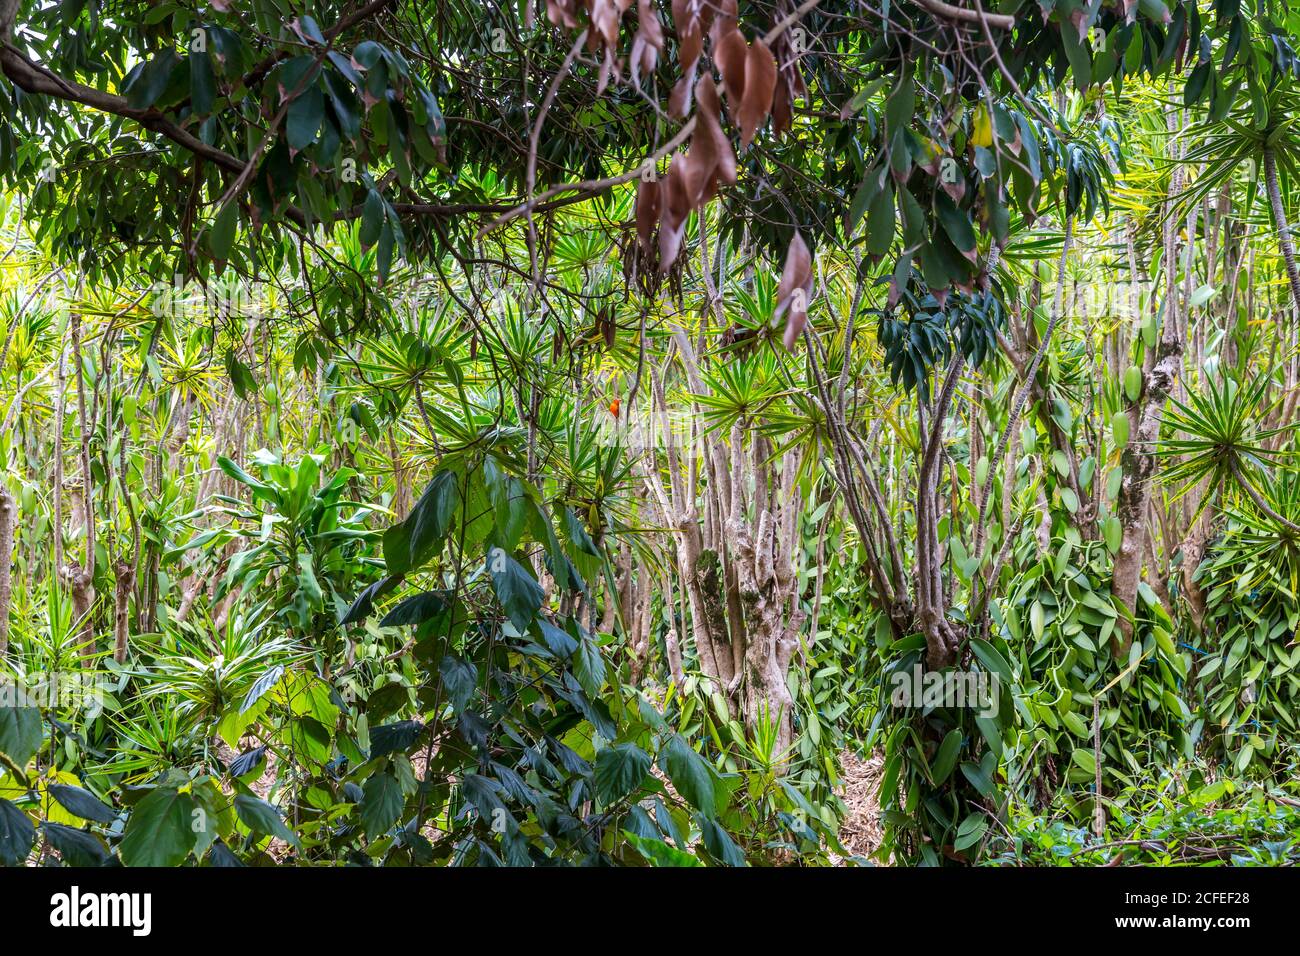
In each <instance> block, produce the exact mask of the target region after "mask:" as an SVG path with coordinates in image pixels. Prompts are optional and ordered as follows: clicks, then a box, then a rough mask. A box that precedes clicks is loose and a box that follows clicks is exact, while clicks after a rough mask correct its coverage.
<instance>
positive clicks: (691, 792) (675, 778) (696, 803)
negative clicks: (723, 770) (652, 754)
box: [659, 734, 714, 814]
mask: <svg viewBox="0 0 1300 956" xmlns="http://www.w3.org/2000/svg"><path fill="white" fill-rule="evenodd" d="M659 767H660V769H661V770H663V772H664V773H666V774H667V775H668V779H669V780H671V781H672V784H673V786H674V787H676V788H677V792H678V793H679V794H681V795H682V798H683V799H684V800H686V802H687V803H689V804H690V805H691V806H693V807H694V808H695V809H696V810H699V811H701V812H702V813H705V814H711V813H713V809H714V806H713V797H714V790H713V771H712V768H711V767H709V765H708V763H706V762H705V760H704V758H703V757H701V756H700V755H699V754H697V753H696V752H695V751H694V750H692V749H691V745H690V744H688V743H687V742H686V740H685V739H684V738H683V737H682V736H681V735H680V734H673V736H672V737H671V738H669V740H668V746H667V747H665V748H664V750H663V752H662V753H660V755H659Z"/></svg>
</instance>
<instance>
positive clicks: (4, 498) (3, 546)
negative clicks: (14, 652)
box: [0, 487, 14, 658]
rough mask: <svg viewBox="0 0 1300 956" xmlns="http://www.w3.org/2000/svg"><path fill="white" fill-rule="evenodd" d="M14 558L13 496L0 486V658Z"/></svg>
mask: <svg viewBox="0 0 1300 956" xmlns="http://www.w3.org/2000/svg"><path fill="white" fill-rule="evenodd" d="M13 559H14V498H13V495H11V494H10V493H9V489H8V488H4V487H0V658H2V657H4V655H5V654H6V653H8V651H9V599H10V595H11V593H12V582H13Z"/></svg>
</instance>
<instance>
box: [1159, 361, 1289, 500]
mask: <svg viewBox="0 0 1300 956" xmlns="http://www.w3.org/2000/svg"><path fill="white" fill-rule="evenodd" d="M1205 386H1206V387H1205V391H1204V393H1199V394H1198V393H1193V394H1191V395H1189V396H1188V397H1187V401H1185V402H1184V401H1179V400H1178V399H1174V400H1173V401H1172V404H1173V410H1172V411H1170V412H1169V413H1168V414H1167V415H1166V418H1165V423H1166V425H1167V426H1168V427H1169V428H1170V429H1171V430H1172V431H1173V433H1174V437H1171V438H1167V439H1164V440H1162V441H1161V443H1160V449H1159V453H1160V455H1161V456H1162V457H1164V458H1165V459H1166V466H1165V469H1164V471H1163V472H1162V475H1163V478H1164V480H1165V481H1167V482H1170V483H1173V484H1178V485H1181V488H1180V490H1179V492H1178V494H1177V496H1176V497H1181V496H1182V495H1184V494H1186V493H1187V492H1188V491H1189V490H1191V489H1192V488H1194V487H1195V486H1196V485H1198V484H1199V483H1200V482H1202V481H1206V480H1208V481H1209V482H1210V483H1211V486H1212V487H1213V488H1216V489H1219V488H1224V487H1236V488H1238V489H1240V490H1241V491H1243V492H1244V493H1245V494H1246V495H1248V496H1249V497H1250V498H1251V499H1252V500H1256V499H1259V490H1258V485H1259V484H1261V483H1264V482H1266V481H1267V476H1268V473H1269V471H1270V469H1272V468H1274V467H1275V466H1277V465H1279V464H1281V463H1282V462H1284V461H1286V460H1288V459H1289V458H1291V457H1292V455H1293V453H1292V452H1290V451H1287V450H1281V449H1278V448H1277V447H1276V445H1277V442H1276V439H1277V438H1278V437H1279V436H1280V435H1283V434H1285V433H1287V432H1289V431H1291V430H1293V429H1294V428H1295V427H1296V425H1295V424H1290V425H1284V426H1282V427H1280V428H1265V429H1260V428H1258V427H1257V426H1256V420H1257V417H1258V415H1259V414H1260V406H1261V405H1262V403H1263V402H1264V400H1265V395H1266V393H1267V390H1268V380H1267V379H1266V378H1264V377H1263V376H1261V377H1259V378H1257V379H1256V380H1255V381H1254V382H1252V383H1251V384H1249V385H1247V386H1246V387H1244V388H1242V387H1240V386H1239V385H1238V384H1237V383H1236V382H1235V381H1234V380H1233V379H1231V378H1229V377H1227V376H1207V377H1206V382H1205ZM1261 500H1262V499H1261ZM1208 501H1209V496H1207V497H1206V499H1205V500H1204V501H1203V503H1202V507H1204V505H1205V504H1206V503H1208ZM1256 504H1257V505H1259V500H1256ZM1260 510H1261V511H1264V510H1265V508H1264V506H1260Z"/></svg>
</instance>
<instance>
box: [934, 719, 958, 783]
mask: <svg viewBox="0 0 1300 956" xmlns="http://www.w3.org/2000/svg"><path fill="white" fill-rule="evenodd" d="M960 751H961V731H960V730H956V729H954V730H950V731H948V734H947V736H945V737H944V738H943V743H941V744H940V745H939V750H938V752H937V753H936V754H935V757H934V763H932V764H931V765H930V776H931V777H932V779H933V780H934V783H935V785H936V786H938V785H939V784H941V783H943V782H944V781H945V780H947V779H948V778H949V777H950V776H951V775H952V770H953V767H955V766H956V765H957V754H958V753H959V752H960Z"/></svg>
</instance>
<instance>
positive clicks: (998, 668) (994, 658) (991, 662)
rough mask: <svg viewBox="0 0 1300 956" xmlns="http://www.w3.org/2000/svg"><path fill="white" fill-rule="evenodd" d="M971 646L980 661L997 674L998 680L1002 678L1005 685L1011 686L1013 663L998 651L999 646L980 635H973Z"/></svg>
mask: <svg viewBox="0 0 1300 956" xmlns="http://www.w3.org/2000/svg"><path fill="white" fill-rule="evenodd" d="M970 647H971V650H972V651H973V652H974V653H975V656H976V657H977V658H979V661H980V663H981V664H983V665H984V666H985V667H986V668H987V669H988V670H989V672H990V673H992V674H996V675H997V678H998V680H1000V681H1001V682H1002V683H1003V684H1004V685H1005V686H1007V687H1010V686H1011V683H1012V675H1011V665H1010V664H1008V663H1007V660H1006V658H1005V657H1003V656H1002V655H1001V654H1000V653H998V650H997V648H995V647H994V646H993V645H992V644H990V643H989V642H988V641H986V640H984V639H983V638H979V637H972V638H971V639H970Z"/></svg>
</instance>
